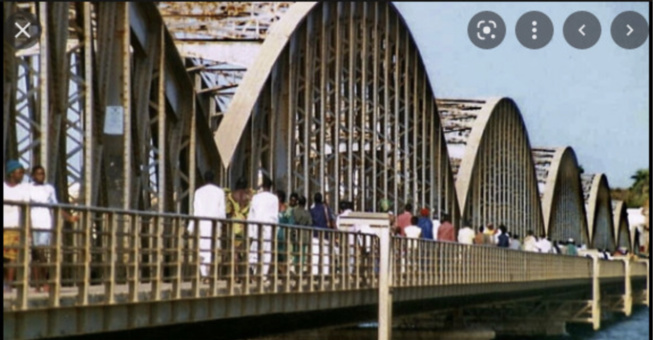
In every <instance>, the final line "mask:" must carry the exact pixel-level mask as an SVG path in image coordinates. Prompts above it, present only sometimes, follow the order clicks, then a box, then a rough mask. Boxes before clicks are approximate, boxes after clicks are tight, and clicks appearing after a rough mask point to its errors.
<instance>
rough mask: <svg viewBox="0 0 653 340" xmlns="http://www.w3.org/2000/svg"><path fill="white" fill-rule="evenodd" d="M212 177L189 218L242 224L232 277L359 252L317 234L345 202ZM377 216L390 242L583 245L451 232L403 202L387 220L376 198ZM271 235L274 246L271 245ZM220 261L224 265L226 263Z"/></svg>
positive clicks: (571, 251)
mask: <svg viewBox="0 0 653 340" xmlns="http://www.w3.org/2000/svg"><path fill="white" fill-rule="evenodd" d="M213 178H214V175H213V173H212V172H211V171H208V172H207V173H206V174H205V178H204V179H205V182H206V183H208V184H206V185H205V186H203V187H201V188H199V189H197V191H196V193H195V200H194V202H195V209H194V215H195V216H198V217H199V216H204V217H214V218H225V217H226V218H229V219H236V220H243V221H242V222H234V223H233V231H234V234H235V240H236V241H235V245H234V246H235V249H236V251H235V256H236V259H235V260H236V262H237V263H239V264H238V265H237V268H236V270H235V272H236V275H237V276H239V277H242V276H243V274H244V273H245V271H249V273H250V274H261V275H262V276H264V277H266V276H267V275H268V274H270V273H271V272H270V270H271V269H270V267H271V264H272V263H275V262H276V263H278V268H273V270H279V272H287V271H289V272H291V273H296V272H299V271H302V272H303V273H305V274H308V273H311V274H314V275H315V274H318V273H322V274H326V275H328V274H329V270H330V268H331V266H330V264H329V261H330V260H331V256H330V254H337V253H338V252H340V251H344V247H347V246H348V247H350V248H351V249H350V251H361V247H362V243H361V242H360V241H356V240H355V239H353V238H350V239H349V240H348V241H346V243H347V244H346V245H342V244H340V245H338V244H337V242H336V243H334V242H331V241H330V240H329V235H328V234H324V235H322V237H320V235H319V233H318V232H317V231H318V230H320V229H324V230H339V229H342V228H341V227H340V219H341V218H342V217H343V216H346V215H348V214H349V213H351V212H352V211H353V209H354V204H353V202H350V201H346V200H341V201H340V204H339V206H338V214H336V212H334V211H333V210H332V208H331V207H330V206H329V205H328V204H327V203H326V202H325V200H324V197H323V195H322V194H321V193H315V194H314V196H313V201H312V204H311V205H310V206H307V204H308V199H307V198H306V197H304V196H302V195H299V194H298V193H291V194H290V196H288V200H286V198H287V195H286V193H285V192H284V191H282V190H277V191H275V192H274V193H273V191H272V181H271V180H270V178H268V177H267V176H263V178H262V185H261V187H260V188H259V190H258V192H257V191H256V190H254V189H250V188H248V185H247V181H246V180H245V179H243V178H241V179H239V180H238V181H237V182H236V185H235V188H234V190H229V189H222V188H219V187H218V186H216V185H215V184H212V182H213ZM217 196H220V197H224V198H220V199H217V198H215V197H217ZM222 202H225V203H224V204H223V203H222ZM209 210H211V211H212V212H209ZM378 211H380V212H386V213H389V216H390V224H391V226H392V233H393V234H394V235H396V236H398V237H406V238H411V239H427V240H437V241H442V242H457V243H461V244H470V245H484V246H496V247H501V248H508V249H513V250H521V251H527V252H537V253H552V254H565V255H579V250H583V249H585V248H586V247H585V246H584V245H581V244H578V243H576V242H575V241H574V240H573V239H568V240H564V241H563V240H556V241H553V242H551V240H550V239H549V238H548V237H547V236H546V235H539V237H538V236H536V235H535V233H534V232H533V231H528V232H527V233H526V235H525V237H523V238H521V237H520V235H518V234H516V233H511V232H509V230H508V228H507V227H506V226H505V225H499V226H498V228H495V226H494V225H493V224H488V225H486V226H481V227H478V229H477V230H476V231H474V230H473V229H472V228H471V227H470V226H469V223H464V225H463V226H462V227H461V228H459V229H458V231H457V232H456V228H455V227H454V225H453V224H452V221H451V218H450V216H449V215H448V214H446V213H444V214H442V218H441V220H440V219H438V218H437V216H436V215H432V214H431V211H430V210H429V209H427V208H422V209H421V210H419V215H414V214H413V206H412V205H411V204H406V205H405V206H404V211H403V212H402V213H401V214H398V215H396V216H395V215H394V214H393V212H392V209H391V204H390V202H389V201H387V200H381V201H380V202H379V208H378ZM253 222H257V223H253ZM201 223H210V222H208V221H205V222H200V224H201ZM266 223H269V224H266ZM273 224H281V225H293V226H301V227H307V228H312V230H313V231H310V230H307V229H306V228H304V229H302V228H292V229H286V228H276V230H277V232H276V235H273V227H272V225H273ZM200 228H201V229H202V230H205V232H200V233H201V236H202V237H203V238H204V237H206V239H207V240H208V239H209V233H210V230H211V229H210V226H208V225H207V226H206V227H204V228H202V227H200ZM347 230H348V231H354V232H359V233H363V234H374V230H373V229H372V228H370V227H369V226H357V227H356V228H354V229H347ZM191 231H192V224H191ZM286 233H290V235H286ZM245 237H249V241H250V242H249V249H247V246H246V244H247V242H244V240H245ZM274 238H276V240H277V242H273V239H274ZM273 245H276V249H272V247H273ZM199 246H200V248H201V251H200V256H201V257H202V259H201V263H202V269H201V273H202V275H203V276H207V275H208V268H209V264H210V263H211V262H212V258H211V249H210V248H209V245H208V244H202V242H200V245H199ZM363 248H364V247H363ZM352 249H353V250H352ZM368 250H369V249H368ZM259 256H262V257H263V258H262V259H261V261H259ZM273 256H276V257H277V258H276V260H277V261H273ZM224 260H226V262H230V261H231V258H225V259H224ZM224 260H223V261H224ZM286 269H289V270H286Z"/></svg>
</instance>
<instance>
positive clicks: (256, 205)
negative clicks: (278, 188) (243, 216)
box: [247, 191, 279, 240]
mask: <svg viewBox="0 0 653 340" xmlns="http://www.w3.org/2000/svg"><path fill="white" fill-rule="evenodd" d="M247 220H248V221H254V222H262V223H266V222H267V223H275V224H276V223H278V222H279V198H278V197H277V195H275V194H273V193H271V192H267V191H263V192H259V193H258V194H256V195H254V197H252V202H251V203H250V206H249V214H247ZM248 228H249V235H250V237H256V235H257V232H258V231H257V230H258V227H257V225H256V224H250V225H249V226H248ZM263 238H264V239H266V240H271V239H272V229H271V227H270V226H265V227H264V228H263Z"/></svg>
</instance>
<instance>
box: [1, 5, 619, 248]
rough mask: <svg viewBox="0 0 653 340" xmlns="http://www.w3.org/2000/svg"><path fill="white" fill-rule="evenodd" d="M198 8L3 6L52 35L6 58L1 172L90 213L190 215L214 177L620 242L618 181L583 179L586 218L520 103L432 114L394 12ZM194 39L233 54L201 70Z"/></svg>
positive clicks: (410, 43)
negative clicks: (14, 164) (11, 170)
mask: <svg viewBox="0 0 653 340" xmlns="http://www.w3.org/2000/svg"><path fill="white" fill-rule="evenodd" d="M184 6H187V7H184ZM203 6H208V5H206V4H195V3H188V4H187V5H183V6H182V7H183V8H177V7H175V6H173V5H170V4H166V3H161V4H159V7H158V8H157V7H156V6H155V5H153V4H147V3H129V4H125V3H98V4H91V3H74V4H68V3H53V4H46V3H38V4H35V3H21V4H19V5H17V4H15V3H9V2H7V3H4V4H3V7H4V10H5V11H4V13H5V18H4V19H5V20H7V18H8V16H9V15H10V14H11V13H13V12H14V11H16V10H19V9H23V10H27V11H31V12H33V13H35V14H38V16H39V20H40V21H41V24H42V26H43V34H42V36H41V38H40V41H39V44H38V45H36V46H35V47H33V48H31V49H28V50H22V51H18V52H17V51H13V50H12V49H11V47H8V46H6V48H5V49H4V53H3V66H4V71H5V72H3V82H4V84H5V87H4V99H5V101H4V103H5V105H4V107H3V111H4V123H5V124H4V126H5V131H4V132H5V134H4V136H5V137H4V140H3V141H4V153H3V160H4V161H6V160H7V159H15V158H17V159H20V160H21V161H22V162H23V163H24V164H25V165H28V166H33V165H36V164H44V165H46V169H47V170H48V171H47V173H48V177H49V178H48V179H49V180H50V182H52V183H54V184H55V185H56V187H57V188H59V191H58V194H59V195H60V196H61V197H59V198H60V200H61V201H63V202H69V201H74V202H76V203H79V204H83V205H90V206H107V207H119V208H128V209H140V210H155V211H162V212H163V211H166V212H181V213H188V212H189V211H190V207H191V206H192V195H189V193H191V192H193V191H194V189H195V187H196V186H197V185H198V184H201V183H202V180H201V179H199V178H198V174H201V173H203V172H204V171H205V170H208V169H213V170H215V171H216V172H217V173H218V174H219V176H218V177H219V183H220V184H221V185H223V186H229V185H230V184H231V183H233V182H234V180H235V179H236V178H238V177H240V176H243V175H244V176H246V177H247V178H248V179H249V181H250V183H256V182H257V181H258V176H259V174H260V173H268V174H270V175H272V176H273V178H274V179H275V182H276V184H277V187H279V188H282V189H285V190H286V191H288V192H290V191H298V192H300V193H303V194H304V195H306V196H307V197H310V194H312V193H314V192H317V191H321V192H325V193H326V194H327V197H328V199H329V203H330V204H332V205H333V206H336V205H337V203H338V201H339V200H340V199H348V200H352V201H354V202H355V205H356V209H357V210H366V211H372V210H376V209H377V206H378V202H379V200H381V199H384V198H385V199H389V200H390V201H391V202H392V203H393V206H394V209H395V210H401V206H402V204H404V203H406V202H412V203H414V206H427V207H429V208H431V209H432V211H433V212H435V213H437V214H438V215H439V214H441V213H443V212H448V213H450V214H451V215H452V217H453V218H454V221H455V222H456V225H457V226H459V225H460V221H462V220H465V221H469V222H470V223H472V224H473V226H474V227H476V226H478V225H482V224H486V223H496V224H499V223H505V224H506V225H507V226H508V227H509V228H510V229H511V230H518V231H519V233H520V234H521V235H524V233H525V231H526V230H529V229H532V230H533V231H535V232H536V233H538V234H539V233H541V232H545V231H546V232H547V233H548V235H549V236H550V237H552V238H553V239H556V238H563V239H564V238H567V237H573V238H574V239H578V240H581V241H582V242H587V243H588V244H590V245H591V244H594V245H595V246H597V247H601V248H608V249H613V248H614V246H616V242H617V241H615V240H616V239H619V240H623V239H624V238H623V237H616V238H615V232H614V230H615V229H614V228H613V226H614V225H616V222H615V221H613V218H612V216H613V212H612V208H611V207H610V201H609V188H608V184H607V179H605V177H604V176H595V177H592V179H589V178H585V177H584V180H583V181H582V183H583V184H582V188H583V189H582V195H583V196H582V197H583V199H584V201H585V207H583V206H582V205H581V204H579V199H580V195H581V193H580V192H581V190H580V189H579V184H578V179H577V172H578V162H577V160H576V157H575V155H574V153H573V150H572V149H571V147H567V148H557V149H546V148H531V147H530V143H529V140H528V133H527V131H526V127H525V126H524V123H523V120H522V119H521V113H520V112H519V109H518V108H517V106H516V104H515V103H514V102H513V101H512V100H510V99H508V98H495V99H489V100H486V99H480V100H474V99H472V100H436V101H434V96H433V91H432V83H431V80H430V79H429V77H428V75H427V73H426V70H425V66H424V63H423V61H422V58H421V56H420V55H419V50H418V49H417V46H416V44H415V42H414V40H413V39H412V36H411V34H410V31H409V29H408V27H407V26H406V24H405V22H404V21H403V19H402V18H401V15H400V14H399V13H398V12H397V11H396V9H395V8H394V6H393V5H392V4H375V3H330V2H323V3H299V4H294V5H291V3H283V4H277V5H274V6H273V5H270V4H268V3H259V4H258V5H256V6H254V5H248V6H249V7H248V6H246V5H243V6H240V5H238V4H232V3H215V4H212V5H210V6H209V7H210V8H211V10H214V11H218V12H219V13H220V15H217V16H215V18H213V19H211V17H209V19H206V18H200V19H197V22H194V21H183V20H181V21H179V20H180V18H181V19H184V17H185V16H192V15H197V11H198V8H199V10H200V12H201V10H202V8H203ZM211 6H212V7H211ZM241 7H243V8H241ZM159 9H161V12H159ZM161 13H163V14H164V15H163V16H162V15H161ZM242 13H255V14H256V15H255V16H253V17H252V16H247V15H243V14H242ZM66 16H67V17H68V20H55V19H57V18H61V17H66ZM194 18H195V17H194ZM175 20H177V21H175ZM207 20H209V21H211V20H213V21H216V22H218V23H220V22H223V23H224V24H222V25H217V24H214V26H215V25H217V26H215V27H214V30H213V31H211V30H208V31H207V30H206V27H208V26H201V25H204V24H205V23H206V22H207ZM213 21H211V22H213ZM193 25H195V26H193ZM211 27H213V26H211ZM216 27H217V28H216ZM202 29H204V30H205V31H202ZM209 31H210V32H209ZM170 32H172V33H170ZM211 32H214V33H215V34H214V35H211V34H212V33H211ZM221 39H222V40H221ZM238 39H241V40H238ZM198 41H201V42H202V43H206V44H208V45H211V44H212V43H215V45H211V46H212V47H211V51H217V50H224V51H231V52H229V53H227V52H225V53H223V54H216V57H215V58H216V59H215V60H207V59H205V57H207V53H204V54H202V53H199V52H197V53H196V52H193V51H191V50H192V48H191V47H192V46H193V44H194V43H196V42H198ZM234 41H236V42H248V43H251V42H254V43H256V44H258V45H259V46H258V47H256V48H252V47H251V46H249V47H247V48H246V49H247V51H250V50H251V51H255V52H256V53H255V54H256V56H255V57H252V56H251V55H249V54H248V55H246V56H243V57H242V58H244V59H247V60H246V61H243V62H242V63H239V61H238V60H237V59H238V58H237V57H234V56H235V55H238V54H237V53H235V52H234V51H237V48H240V47H237V46H240V45H237V46H236V47H234V46H235V45H233V43H234ZM189 46H190V47H189ZM179 51H183V52H184V54H180V52H179ZM189 51H190V52H189ZM220 58H222V59H220ZM233 64H240V66H238V65H236V66H237V67H236V66H235V67H234V68H229V67H231V66H225V65H233ZM224 165H226V167H225V166H224ZM64 188H67V189H68V190H65V189H64ZM584 216H586V217H584ZM615 216H616V215H615ZM581 217H582V218H581ZM620 230H621V229H620Z"/></svg>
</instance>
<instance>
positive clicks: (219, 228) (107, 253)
mask: <svg viewBox="0 0 653 340" xmlns="http://www.w3.org/2000/svg"><path fill="white" fill-rule="evenodd" d="M3 204H4V205H5V206H17V207H18V208H19V210H20V216H21V218H20V225H19V226H18V227H17V228H14V229H11V230H12V231H13V232H16V233H18V235H17V236H16V237H17V239H18V241H17V242H16V243H15V244H14V245H10V246H5V247H4V248H5V257H6V256H7V251H8V250H9V252H11V253H14V256H13V258H14V260H13V261H11V262H8V263H5V265H4V268H5V269H8V270H9V271H13V272H14V273H15V275H14V276H13V278H12V279H11V280H10V281H9V282H5V284H6V285H9V286H10V287H13V289H12V290H11V292H9V293H5V300H7V301H9V303H5V308H7V307H9V308H10V309H14V310H21V309H27V308H32V307H58V306H60V305H61V304H62V303H66V304H69V303H71V302H70V301H71V300H72V301H74V304H76V305H78V306H84V305H90V304H112V303H125V302H139V301H160V300H170V299H183V298H200V297H215V296H225V295H249V294H261V293H277V292H313V291H337V290H354V289H369V288H375V287H376V286H377V285H378V272H379V270H378V269H379V268H378V254H379V252H378V246H379V244H378V237H376V236H375V235H364V234H357V233H348V232H341V231H335V230H323V229H317V230H316V229H313V228H308V227H298V226H286V225H280V224H272V223H253V222H248V221H242V220H220V219H209V218H196V217H192V216H187V215H178V214H167V213H161V214H160V213H150V212H142V211H124V210H117V209H106V208H96V207H93V208H91V207H80V206H71V205H63V204H57V205H46V204H36V203H31V204H27V203H19V202H7V201H4V203H3ZM33 209H48V210H49V211H50V212H51V213H52V216H54V218H53V221H54V227H53V228H52V229H38V228H32V226H31V221H30V220H31V211H32V210H33ZM63 211H66V212H68V213H72V214H73V215H75V216H77V217H78V218H79V221H78V222H77V223H70V222H67V221H66V220H65V219H64V215H63ZM6 230H7V229H5V231H6ZM41 239H50V240H51V241H50V242H46V243H45V244H38V243H37V244H35V243H34V240H41ZM39 273H40V274H41V275H40V276H39V275H38V274H39ZM45 286H47V287H49V288H48V289H47V290H48V291H47V292H39V291H38V289H39V288H41V289H45ZM64 300H66V302H62V301H64ZM8 305H9V306H8Z"/></svg>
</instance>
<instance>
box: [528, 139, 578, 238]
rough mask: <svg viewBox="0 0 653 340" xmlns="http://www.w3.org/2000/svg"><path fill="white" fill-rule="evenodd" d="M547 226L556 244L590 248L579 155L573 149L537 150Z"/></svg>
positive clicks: (539, 182) (543, 210) (536, 160)
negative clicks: (564, 242)
mask: <svg viewBox="0 0 653 340" xmlns="http://www.w3.org/2000/svg"><path fill="white" fill-rule="evenodd" d="M533 161H534V163H535V171H536V174H537V181H538V188H539V190H540V199H541V201H542V212H543V217H544V226H545V227H546V231H547V236H549V237H550V238H551V239H552V240H567V239H569V238H573V239H574V240H576V241H580V242H582V243H583V244H589V233H588V231H587V219H586V217H585V204H584V201H583V189H582V186H581V183H580V172H579V167H578V162H577V159H576V154H575V153H574V150H573V149H572V148H570V147H564V148H533Z"/></svg>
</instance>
